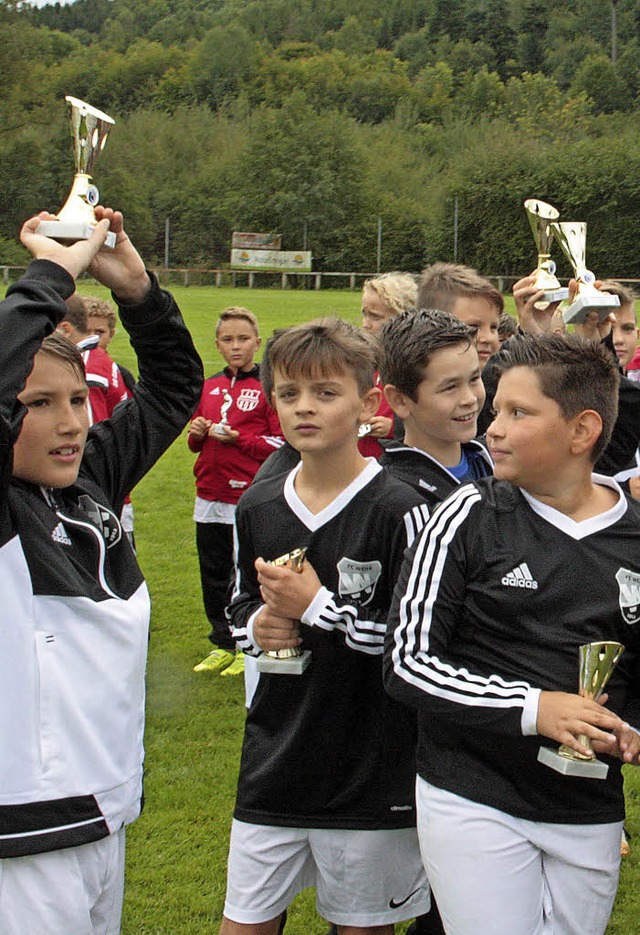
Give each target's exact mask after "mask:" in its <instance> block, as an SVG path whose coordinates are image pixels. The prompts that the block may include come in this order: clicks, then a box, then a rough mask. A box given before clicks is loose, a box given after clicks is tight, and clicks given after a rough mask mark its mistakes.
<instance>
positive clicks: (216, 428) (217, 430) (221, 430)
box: [209, 422, 231, 435]
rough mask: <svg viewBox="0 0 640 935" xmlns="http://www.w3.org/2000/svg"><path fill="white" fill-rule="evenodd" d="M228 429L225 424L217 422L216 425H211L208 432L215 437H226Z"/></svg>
mask: <svg viewBox="0 0 640 935" xmlns="http://www.w3.org/2000/svg"><path fill="white" fill-rule="evenodd" d="M228 428H231V426H230V425H229V424H228V423H227V422H218V423H217V425H212V426H211V428H210V430H209V431H210V432H213V433H214V434H215V435H226V434H227V431H226V430H227V429H228Z"/></svg>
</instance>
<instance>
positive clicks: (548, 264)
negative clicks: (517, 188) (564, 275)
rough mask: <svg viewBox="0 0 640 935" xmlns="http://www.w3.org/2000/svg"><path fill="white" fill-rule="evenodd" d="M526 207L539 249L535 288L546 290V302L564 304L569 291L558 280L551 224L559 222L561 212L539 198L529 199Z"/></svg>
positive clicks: (525, 204)
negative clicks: (552, 253) (553, 254)
mask: <svg viewBox="0 0 640 935" xmlns="http://www.w3.org/2000/svg"><path fill="white" fill-rule="evenodd" d="M524 207H525V211H526V212H527V217H528V218H529V223H530V224H531V230H532V231H533V239H534V240H535V242H536V247H537V249H538V268H537V269H536V272H535V276H536V281H535V287H536V289H537V290H540V289H544V301H545V302H562V301H563V300H564V299H568V298H569V290H568V289H567V288H566V287H563V286H561V285H560V283H559V281H558V279H557V278H556V264H555V263H554V261H553V260H552V259H551V244H552V242H553V230H552V227H551V222H552V221H557V220H558V218H559V217H560V212H559V211H558V210H557V208H554V207H553V205H548V204H547V203H546V201H538V199H537V198H527V200H526V201H525V203H524Z"/></svg>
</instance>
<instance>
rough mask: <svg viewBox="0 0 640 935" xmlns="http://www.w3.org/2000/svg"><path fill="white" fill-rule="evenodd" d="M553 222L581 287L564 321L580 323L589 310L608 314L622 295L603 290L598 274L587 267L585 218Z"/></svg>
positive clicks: (558, 239)
mask: <svg viewBox="0 0 640 935" xmlns="http://www.w3.org/2000/svg"><path fill="white" fill-rule="evenodd" d="M551 226H552V227H553V230H554V235H555V237H556V240H557V241H558V242H559V244H560V246H561V247H562V250H563V252H564V254H565V256H566V257H567V259H568V260H569V262H570V263H571V266H572V267H573V274H574V277H575V279H576V280H577V282H578V291H577V293H576V295H575V298H574V300H573V302H572V303H571V305H570V306H569V308H567V309H565V310H564V312H563V313H562V317H563V318H564V320H565V323H566V324H567V325H570V324H581V323H582V322H583V321H584V320H585V318H586V317H587V315H588V314H589V312H598V316H599V318H600V319H603V318H606V317H607V315H608V314H609V312H610V311H611V309H612V308H616V306H618V305H620V299H619V298H618V296H617V295H611V294H610V293H609V292H600V290H599V289H596V287H595V286H594V283H595V281H596V277H595V275H594V274H593V273H592V272H591V270H590V269H587V263H586V253H587V224H586V221H561V222H559V223H555V222H554V223H553V224H552V225H551Z"/></svg>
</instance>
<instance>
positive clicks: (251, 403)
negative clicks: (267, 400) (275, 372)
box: [236, 389, 262, 412]
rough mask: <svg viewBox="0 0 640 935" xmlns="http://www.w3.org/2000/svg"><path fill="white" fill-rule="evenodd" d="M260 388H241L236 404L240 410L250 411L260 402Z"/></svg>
mask: <svg viewBox="0 0 640 935" xmlns="http://www.w3.org/2000/svg"><path fill="white" fill-rule="evenodd" d="M261 392H262V391H261V390H248V389H245V390H241V391H240V395H239V396H238V399H237V402H236V405H237V407H238V409H239V410H240V411H241V412H251V410H252V409H255V408H256V406H257V405H258V403H259V402H260V393H261Z"/></svg>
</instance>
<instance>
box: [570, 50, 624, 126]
mask: <svg viewBox="0 0 640 935" xmlns="http://www.w3.org/2000/svg"><path fill="white" fill-rule="evenodd" d="M571 91H572V93H574V94H580V93H584V94H587V95H588V96H589V97H590V98H591V100H592V101H593V103H594V108H595V110H596V112H599V113H604V114H612V113H614V112H615V111H617V110H623V111H624V110H628V109H629V108H630V106H631V95H630V94H629V90H628V88H627V86H626V84H625V83H624V81H623V80H622V78H621V77H620V75H619V74H618V73H617V71H616V69H615V66H614V65H613V64H612V63H611V61H610V60H609V58H607V56H606V55H588V56H587V58H586V59H585V60H584V61H583V63H582V65H581V66H580V68H579V69H578V71H577V72H576V74H575V77H574V79H573V81H572V83H571Z"/></svg>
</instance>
